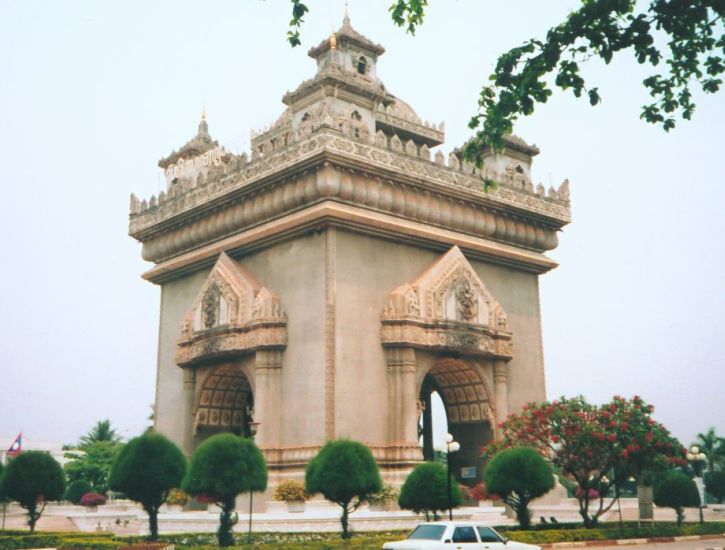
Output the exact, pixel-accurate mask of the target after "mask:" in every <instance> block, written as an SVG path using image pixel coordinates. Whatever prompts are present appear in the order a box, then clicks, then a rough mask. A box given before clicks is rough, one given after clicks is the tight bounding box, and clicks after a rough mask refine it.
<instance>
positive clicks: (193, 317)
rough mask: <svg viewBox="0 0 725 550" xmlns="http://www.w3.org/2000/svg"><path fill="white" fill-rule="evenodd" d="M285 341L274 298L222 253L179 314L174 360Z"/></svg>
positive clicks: (233, 353)
mask: <svg viewBox="0 0 725 550" xmlns="http://www.w3.org/2000/svg"><path fill="white" fill-rule="evenodd" d="M286 345H287V317H286V315H285V314H284V312H283V311H282V307H281V304H280V302H279V298H278V297H277V296H276V295H275V294H274V293H272V292H271V291H270V290H269V289H267V288H264V287H261V286H260V285H259V283H257V281H256V280H255V279H254V277H252V276H251V274H249V273H248V272H246V271H245V270H244V269H243V268H242V266H240V265H239V264H238V263H237V262H235V261H234V260H232V259H231V258H230V257H229V256H227V255H226V254H224V253H222V254H221V255H220V256H219V259H218V260H217V263H216V265H215V266H214V268H213V269H212V271H211V273H210V274H209V276H208V277H207V280H206V282H205V283H204V285H202V288H201V290H200V291H199V294H198V295H197V298H196V300H195V302H194V305H193V306H192V308H191V309H190V310H189V312H188V313H187V315H186V317H185V318H184V324H183V327H182V330H181V338H180V340H179V342H178V347H177V352H176V363H177V365H179V366H181V367H186V366H190V365H194V364H197V363H201V362H203V361H208V360H211V359H219V358H226V357H234V356H238V355H241V354H244V353H250V352H252V351H255V350H262V349H281V348H284V347H285V346H286Z"/></svg>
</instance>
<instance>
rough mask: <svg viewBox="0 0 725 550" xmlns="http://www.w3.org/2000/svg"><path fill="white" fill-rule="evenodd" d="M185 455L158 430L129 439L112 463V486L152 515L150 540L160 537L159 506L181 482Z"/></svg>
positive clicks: (110, 477)
mask: <svg viewBox="0 0 725 550" xmlns="http://www.w3.org/2000/svg"><path fill="white" fill-rule="evenodd" d="M185 472H186V458H185V457H184V455H183V453H182V452H181V450H180V449H179V448H178V447H177V446H176V445H174V444H173V443H172V442H171V441H169V440H168V439H166V438H165V437H164V436H163V435H161V434H159V433H155V432H146V433H145V434H143V435H141V436H139V437H135V438H133V439H132V440H131V441H129V442H128V443H127V444H126V445H125V446H124V447H123V449H121V452H120V453H119V454H118V456H117V457H116V459H115V460H114V461H113V466H111V474H110V476H109V482H110V486H111V489H113V490H114V491H121V492H123V493H124V494H125V495H126V496H127V497H128V498H130V499H131V500H134V501H136V502H138V503H139V504H141V506H143V509H144V510H145V511H146V513H147V514H148V516H149V531H150V532H151V540H156V538H158V536H159V525H158V515H159V508H161V505H162V504H163V503H164V501H166V498H167V497H168V496H169V491H170V490H171V489H173V488H174V487H178V486H179V485H180V484H181V480H182V479H183V477H184V473H185Z"/></svg>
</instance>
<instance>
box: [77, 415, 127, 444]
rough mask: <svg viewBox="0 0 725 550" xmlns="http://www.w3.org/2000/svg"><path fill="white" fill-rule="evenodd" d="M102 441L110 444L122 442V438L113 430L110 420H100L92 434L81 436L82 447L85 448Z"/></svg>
mask: <svg viewBox="0 0 725 550" xmlns="http://www.w3.org/2000/svg"><path fill="white" fill-rule="evenodd" d="M101 441H108V442H110V443H118V442H119V441H121V437H120V436H119V435H118V434H117V433H116V430H114V429H113V428H111V421H110V420H99V421H98V422H97V423H96V425H95V426H93V428H92V429H91V431H90V432H88V433H87V434H86V435H83V436H81V439H80V444H81V445H80V446H81V447H85V446H87V445H90V444H91V443H98V442H101Z"/></svg>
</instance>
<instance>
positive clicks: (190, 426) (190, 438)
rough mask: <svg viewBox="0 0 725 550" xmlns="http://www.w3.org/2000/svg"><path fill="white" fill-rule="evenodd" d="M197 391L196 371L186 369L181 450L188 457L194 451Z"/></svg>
mask: <svg viewBox="0 0 725 550" xmlns="http://www.w3.org/2000/svg"><path fill="white" fill-rule="evenodd" d="M195 391H196V370H195V369H184V383H183V390H182V400H181V411H180V412H181V418H182V423H183V426H182V430H183V431H182V433H183V434H184V435H183V439H182V441H181V450H182V451H183V452H184V454H186V455H187V456H190V455H191V453H192V452H193V451H194V393H195Z"/></svg>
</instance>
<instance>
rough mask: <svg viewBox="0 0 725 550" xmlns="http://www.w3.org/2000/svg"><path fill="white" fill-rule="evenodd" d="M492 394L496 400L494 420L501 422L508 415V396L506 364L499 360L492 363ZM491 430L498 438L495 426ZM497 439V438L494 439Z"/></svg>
mask: <svg viewBox="0 0 725 550" xmlns="http://www.w3.org/2000/svg"><path fill="white" fill-rule="evenodd" d="M493 385H494V388H493V392H494V394H495V398H496V420H497V422H503V421H504V420H506V417H507V416H508V415H509V396H508V363H507V362H506V361H502V360H501V359H496V360H494V362H493ZM491 429H492V430H493V431H494V433H495V434H497V436H498V430H497V429H496V426H491ZM496 439H498V437H496Z"/></svg>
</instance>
